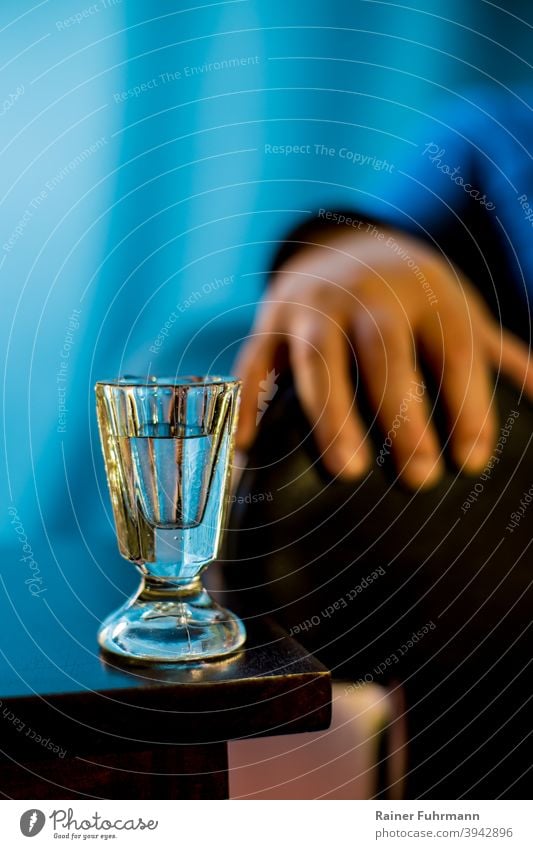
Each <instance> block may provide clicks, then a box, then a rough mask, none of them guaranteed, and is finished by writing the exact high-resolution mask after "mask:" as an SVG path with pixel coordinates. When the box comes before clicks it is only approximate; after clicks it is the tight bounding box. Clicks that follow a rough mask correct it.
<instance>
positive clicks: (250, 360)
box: [234, 331, 280, 451]
mask: <svg viewBox="0 0 533 849" xmlns="http://www.w3.org/2000/svg"><path fill="white" fill-rule="evenodd" d="M279 338H280V337H279V335H278V334H276V333H274V332H272V331H270V332H269V331H260V332H258V333H257V334H256V335H253V336H251V337H250V338H249V339H248V340H247V342H246V343H245V344H244V345H243V346H242V348H241V350H240V352H239V355H238V357H237V360H236V362H235V365H234V371H235V374H236V375H237V376H238V377H240V378H241V379H242V390H241V403H240V407H239V419H238V425H237V432H236V434H235V445H236V447H237V449H238V450H240V451H247V450H248V449H249V447H250V445H251V444H252V442H253V441H254V439H255V435H256V433H257V425H258V424H259V421H260V419H261V414H262V412H264V410H262V409H261V408H260V407H261V404H262V401H263V400H264V399H262V398H261V385H262V384H264V383H265V384H266V383H268V382H269V375H270V376H271V377H272V363H273V358H274V353H275V350H276V346H277V344H278V342H279ZM263 394H264V393H263Z"/></svg>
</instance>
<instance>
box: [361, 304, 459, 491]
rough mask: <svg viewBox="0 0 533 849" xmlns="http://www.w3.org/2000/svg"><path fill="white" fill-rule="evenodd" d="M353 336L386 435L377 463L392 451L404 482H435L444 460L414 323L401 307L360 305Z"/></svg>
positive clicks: (372, 399) (423, 483) (413, 485)
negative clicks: (417, 362)
mask: <svg viewBox="0 0 533 849" xmlns="http://www.w3.org/2000/svg"><path fill="white" fill-rule="evenodd" d="M354 339H355V346H356V351H357V358H358V362H359V364H360V367H361V374H362V376H363V379H364V382H365V388H366V391H367V394H368V397H369V400H370V403H371V405H372V407H373V408H374V410H375V411H376V412H377V415H378V420H379V422H380V425H381V428H382V431H383V433H384V434H385V439H384V442H383V445H382V446H381V447H380V449H379V452H378V455H377V462H378V465H380V466H382V465H384V463H385V461H386V458H387V457H388V456H389V454H391V455H392V456H393V457H394V461H395V465H396V468H397V469H398V472H399V473H400V475H401V477H402V479H403V480H404V481H405V483H407V484H408V485H409V486H411V487H414V488H418V487H420V486H430V485H431V484H433V483H434V482H435V481H436V480H437V479H438V478H439V476H440V475H441V473H442V462H441V460H440V449H439V443H438V439H437V435H436V433H435V430H434V428H433V426H432V424H431V423H430V421H429V405H428V401H427V396H426V394H425V385H424V383H423V380H422V377H421V375H420V374H419V372H417V371H416V369H415V367H414V364H413V361H414V357H413V342H412V337H411V334H410V331H409V325H408V324H407V323H406V321H405V318H404V316H403V315H401V314H400V313H399V312H398V313H395V314H391V313H388V314H387V315H384V313H383V310H381V311H380V310H378V309H372V310H370V311H369V312H367V311H363V310H361V311H360V313H359V314H358V315H357V316H356V318H355V321H354Z"/></svg>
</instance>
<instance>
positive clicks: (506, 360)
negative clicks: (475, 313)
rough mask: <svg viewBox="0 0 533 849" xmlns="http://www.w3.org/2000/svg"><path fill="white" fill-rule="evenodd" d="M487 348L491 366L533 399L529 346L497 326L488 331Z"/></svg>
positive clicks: (531, 364) (532, 365)
mask: <svg viewBox="0 0 533 849" xmlns="http://www.w3.org/2000/svg"><path fill="white" fill-rule="evenodd" d="M486 348H487V353H488V356H489V359H490V362H491V364H492V365H493V366H495V368H497V369H498V371H502V372H503V373H504V374H506V375H507V377H509V378H510V379H511V380H512V381H513V383H514V384H515V385H516V386H518V387H519V388H520V389H521V390H522V391H524V392H525V393H526V395H528V396H529V397H530V398H533V360H532V358H531V351H530V349H529V346H528V345H526V344H525V343H524V342H522V340H521V339H518V338H517V337H516V336H515V335H514V334H513V333H510V332H509V331H508V330H500V328H499V327H498V326H497V325H496V326H495V327H494V328H492V327H491V328H490V329H489V330H488V331H487V334H486Z"/></svg>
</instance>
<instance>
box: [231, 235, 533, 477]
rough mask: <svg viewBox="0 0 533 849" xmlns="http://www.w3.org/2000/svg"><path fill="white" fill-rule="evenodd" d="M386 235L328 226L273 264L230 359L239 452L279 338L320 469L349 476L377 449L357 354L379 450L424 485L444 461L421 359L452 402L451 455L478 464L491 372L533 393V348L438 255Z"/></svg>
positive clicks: (486, 448)
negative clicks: (359, 383)
mask: <svg viewBox="0 0 533 849" xmlns="http://www.w3.org/2000/svg"><path fill="white" fill-rule="evenodd" d="M339 230H340V228H339ZM376 232H377V231H376ZM381 232H382V234H383V235H382V236H381V237H380V238H378V237H377V236H376V234H375V233H372V234H368V233H366V232H360V231H357V232H346V231H345V230H342V231H340V232H338V233H337V232H335V233H331V232H328V233H324V235H323V236H321V237H318V238H317V237H315V238H314V241H315V242H316V244H313V245H312V246H309V247H305V248H303V249H302V250H300V251H299V252H298V253H296V254H295V255H293V256H292V257H291V258H290V259H289V260H288V261H287V262H286V264H285V265H284V266H282V267H281V268H280V269H279V270H278V272H277V273H276V275H275V277H274V280H273V282H272V284H271V286H270V287H269V289H268V291H267V292H266V294H265V298H264V300H263V302H262V304H261V306H260V308H259V311H258V315H257V318H256V322H255V325H254V328H253V330H252V332H251V334H250V337H249V339H248V340H247V342H246V344H245V345H244V346H243V348H242V349H241V351H240V354H239V357H238V361H237V363H236V366H235V370H236V372H237V374H239V375H240V376H241V377H242V378H243V382H244V383H243V397H242V403H241V412H240V423H239V430H238V434H237V445H238V447H239V448H240V449H242V450H246V449H247V448H248V447H249V445H250V444H251V442H252V441H253V439H254V437H255V433H256V427H257V425H256V419H257V412H258V398H260V397H261V396H260V394H259V392H260V388H261V387H260V384H261V383H262V382H263V381H265V378H266V377H267V374H268V373H269V372H270V371H271V370H272V369H273V368H274V362H275V360H274V358H275V356H276V354H277V353H278V349H280V347H284V348H285V349H286V350H287V353H288V358H289V362H290V366H291V368H292V371H293V375H294V381H295V386H296V391H297V393H298V396H299V399H300V403H301V404H302V407H303V409H304V411H305V413H306V415H307V417H308V419H309V422H310V424H311V426H312V428H313V433H314V437H315V440H316V442H317V444H318V447H319V450H320V451H321V455H322V461H323V462H324V464H325V466H326V467H327V468H328V469H329V471H330V472H331V473H332V474H334V475H337V474H340V475H341V476H343V477H345V478H356V477H358V476H360V475H362V474H363V473H364V472H365V471H366V470H367V469H368V468H369V466H370V463H371V459H372V458H371V447H370V444H369V441H368V439H367V433H366V428H365V426H364V424H363V422H362V420H361V418H360V416H359V415H358V411H357V404H356V398H355V388H354V385H353V378H352V374H351V363H352V360H353V357H354V355H355V359H356V362H357V367H358V373H359V378H360V379H362V380H363V381H364V384H365V389H366V393H367V395H368V398H369V400H370V403H371V405H372V407H373V409H374V410H375V412H376V414H377V417H378V420H379V423H380V425H381V429H382V430H383V433H384V439H385V442H384V445H383V452H382V453H381V456H382V457H383V456H385V455H386V454H387V453H389V451H390V453H391V454H392V456H393V458H394V461H395V464H396V467H397V470H398V472H399V474H400V475H401V476H402V478H403V479H404V481H405V482H406V483H407V484H408V485H410V486H412V487H418V486H422V485H430V484H432V483H433V482H435V481H436V480H437V479H438V477H439V475H440V473H441V471H442V459H441V447H440V446H439V443H438V439H437V435H436V432H435V429H434V427H433V424H432V422H431V409H430V403H431V402H430V399H429V398H428V396H427V393H426V392H425V387H424V385H423V378H422V375H421V370H420V359H421V358H422V360H423V362H424V364H426V365H427V367H428V368H430V369H431V371H432V372H433V374H434V375H435V378H436V380H437V384H438V386H439V402H442V403H443V404H444V406H445V408H446V411H447V416H448V425H449V435H450V444H451V451H452V455H453V457H454V460H455V462H456V463H457V464H458V466H459V467H460V468H462V469H464V470H465V471H467V472H470V473H476V472H479V471H481V470H482V469H483V467H484V465H485V464H486V462H487V460H488V459H489V457H490V455H491V451H492V448H493V446H494V442H495V436H496V428H497V423H496V415H495V411H494V409H493V405H492V384H491V377H490V374H491V371H492V370H493V369H496V370H499V371H502V372H504V373H505V374H507V375H508V376H509V377H510V378H511V379H512V380H513V381H514V382H515V383H516V384H517V385H518V386H519V387H520V388H524V390H525V391H526V393H527V394H529V395H530V396H533V367H532V365H531V363H530V356H529V349H528V348H527V346H525V345H524V344H523V343H522V342H521V341H520V340H519V339H517V338H516V337H514V336H513V335H512V334H510V333H509V332H507V331H505V330H503V329H502V328H501V327H500V326H499V325H498V324H497V323H496V322H495V321H494V319H493V318H492V316H491V314H490V312H489V311H488V309H487V307H486V306H485V304H484V302H483V301H482V299H481V297H480V296H479V295H478V294H477V292H476V291H475V290H474V288H473V287H472V286H471V285H470V284H469V283H468V281H466V280H465V278H464V277H463V276H459V274H458V272H457V270H456V269H455V268H454V267H453V266H452V265H451V264H450V263H448V262H447V261H446V260H445V259H444V258H443V257H441V256H440V255H438V254H437V253H436V252H434V251H433V250H432V249H431V248H430V247H428V246H426V245H425V244H423V243H421V242H419V241H418V240H416V239H414V238H411V237H408V236H405V235H404V234H401V233H398V232H395V231H381ZM402 252H403V253H402ZM386 437H387V438H386ZM378 462H379V458H378Z"/></svg>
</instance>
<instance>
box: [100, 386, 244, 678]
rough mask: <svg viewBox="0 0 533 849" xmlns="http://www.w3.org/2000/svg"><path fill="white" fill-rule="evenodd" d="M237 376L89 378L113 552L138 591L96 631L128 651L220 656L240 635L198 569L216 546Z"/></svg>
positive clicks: (106, 644)
mask: <svg viewBox="0 0 533 849" xmlns="http://www.w3.org/2000/svg"><path fill="white" fill-rule="evenodd" d="M239 392H240V382H239V381H238V380H236V379H235V378H232V377H227V378H226V377H183V378H157V377H150V378H148V379H146V378H144V379H141V378H130V377H124V378H119V379H118V380H113V381H108V382H106V381H99V382H98V383H97V384H96V407H97V415H98V426H99V429H100V438H101V441H102V448H103V452H104V460H105V466H106V472H107V481H108V484H109V491H110V494H111V502H112V505H113V514H114V518H115V527H116V532H117V537H118V545H119V549H120V553H121V554H122V556H123V557H125V558H126V559H127V560H131V561H132V562H133V563H135V564H136V565H137V567H138V569H139V570H140V572H141V574H142V581H141V585H140V587H139V590H138V592H137V593H136V594H135V595H134V596H132V598H130V599H129V600H128V601H127V602H126V604H124V605H123V606H122V607H121V608H120V609H119V610H118V611H116V612H115V613H113V614H111V615H110V616H109V617H108V618H107V619H106V620H105V621H104V622H103V623H102V626H101V628H100V630H99V632H98V641H99V643H100V645H101V646H102V648H104V649H105V650H106V651H109V652H113V653H114V654H118V655H120V656H121V657H123V658H124V659H126V660H130V661H140V662H145V661H154V662H164V663H172V662H181V661H198V660H206V659H209V658H215V657H221V656H224V655H227V654H229V653H231V652H234V651H236V649H238V648H239V647H240V646H242V644H243V643H244V641H245V638H246V632H245V630H244V625H243V623H242V622H241V620H240V619H239V618H238V617H237V616H235V615H234V614H233V613H231V612H230V611H228V610H225V609H224V608H222V607H220V606H219V605H217V604H216V603H215V602H214V601H213V600H212V599H211V598H210V596H209V594H208V593H207V591H206V590H205V588H204V587H203V585H202V583H201V581H200V573H201V572H202V571H203V569H205V567H206V566H207V565H208V564H209V563H210V562H211V561H212V560H214V558H215V557H216V555H217V551H218V548H219V543H220V537H221V532H222V527H223V521H224V515H225V508H226V506H227V502H228V485H229V473H230V466H231V459H232V455H233V434H234V429H235V425H236V419H237V409H238V402H239Z"/></svg>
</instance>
